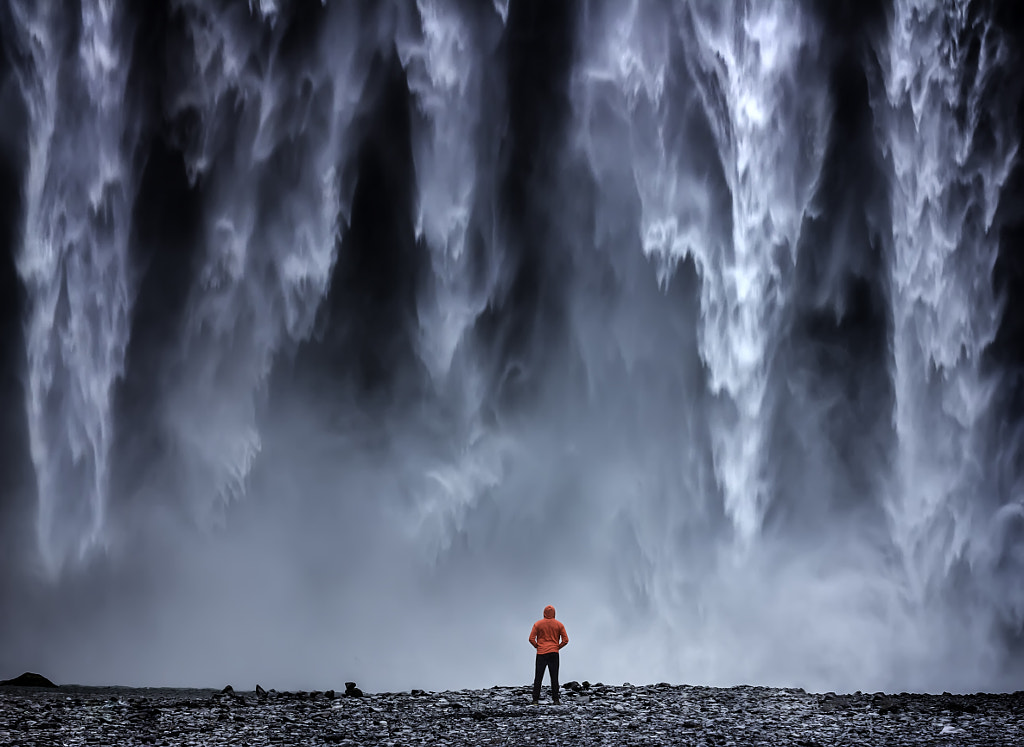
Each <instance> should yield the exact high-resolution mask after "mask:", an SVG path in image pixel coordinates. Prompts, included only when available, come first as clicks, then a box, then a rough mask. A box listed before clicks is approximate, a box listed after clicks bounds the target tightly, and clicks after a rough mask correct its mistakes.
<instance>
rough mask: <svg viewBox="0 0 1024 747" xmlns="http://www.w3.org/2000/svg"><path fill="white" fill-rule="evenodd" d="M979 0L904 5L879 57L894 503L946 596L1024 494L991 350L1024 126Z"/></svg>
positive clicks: (902, 530)
mask: <svg viewBox="0 0 1024 747" xmlns="http://www.w3.org/2000/svg"><path fill="white" fill-rule="evenodd" d="M971 6H972V3H969V2H957V3H949V4H946V5H945V6H941V7H940V6H937V5H935V4H933V3H920V2H898V3H896V8H895V15H894V18H893V22H892V33H891V36H890V39H889V41H888V44H887V45H886V46H884V47H883V48H882V50H880V55H879V56H880V59H881V61H882V64H883V75H884V100H883V99H882V95H881V94H882V92H881V91H879V92H878V99H879V101H878V102H877V104H876V109H877V112H878V116H879V121H880V123H881V124H882V126H881V127H880V128H879V133H880V136H881V143H880V147H881V148H882V149H883V151H884V152H885V153H886V154H887V157H888V159H889V161H890V163H891V167H892V180H893V181H892V187H891V195H892V220H893V225H892V244H891V247H890V249H889V251H890V260H889V261H890V266H891V273H892V275H891V289H890V294H891V303H892V314H893V340H892V346H893V363H892V376H893V381H894V387H895V393H896V411H895V413H894V415H893V423H894V427H895V430H896V437H897V444H898V449H899V453H898V457H897V460H896V470H895V474H894V475H893V481H894V484H893V495H892V497H891V498H890V501H891V502H890V506H889V507H890V511H891V514H892V528H893V536H894V540H895V542H896V544H897V546H898V547H899V549H900V551H901V552H902V553H903V555H904V557H905V562H906V566H907V571H908V573H909V574H910V577H911V583H912V589H913V593H915V594H918V595H922V596H927V595H930V594H934V593H935V592H936V591H938V590H939V589H937V588H935V587H936V585H939V586H940V587H941V584H942V583H943V581H944V579H945V578H946V577H947V576H948V574H949V571H950V569H951V567H952V566H953V565H954V564H955V563H956V562H958V561H959V560H960V559H961V558H964V557H966V558H971V557H976V556H977V555H978V554H979V548H977V547H973V546H972V545H974V544H975V543H977V542H979V540H980V541H981V542H983V543H985V544H987V542H988V540H989V538H988V537H986V536H985V532H986V530H985V525H986V524H987V523H988V522H989V520H990V517H991V512H992V511H993V508H994V506H993V504H995V506H996V507H998V505H999V504H1000V503H1001V502H1003V501H1005V500H1006V499H1008V498H1009V499H1012V498H1013V497H1014V496H1012V495H1011V496H1006V495H1000V494H999V490H1000V488H999V486H998V483H997V480H996V479H995V474H994V471H993V470H992V468H991V465H988V464H986V461H987V459H986V456H985V450H986V449H988V448H991V444H990V443H989V442H988V438H989V434H990V433H991V428H992V424H991V418H992V412H991V408H992V406H993V402H994V397H995V395H996V387H997V386H998V379H997V377H996V375H994V374H992V373H986V372H985V371H984V370H983V368H982V356H983V354H984V352H985V349H986V348H987V347H988V346H989V344H991V342H992V341H993V340H994V338H995V336H996V332H997V330H998V326H999V321H1000V307H999V303H998V301H997V299H996V297H995V293H994V291H993V287H992V284H991V277H992V272H993V268H994V266H995V262H996V257H997V254H998V249H999V246H998V235H997V232H996V230H995V229H994V228H993V221H994V218H995V213H996V209H997V207H998V205H999V200H1000V195H1001V191H1002V188H1003V185H1004V184H1005V182H1006V180H1007V177H1008V175H1009V173H1010V170H1011V169H1012V167H1013V165H1014V162H1015V160H1016V156H1017V148H1018V138H1019V134H1018V133H1017V132H1016V130H1015V128H1014V127H1013V125H1012V124H1011V123H1010V122H1008V121H1007V119H1006V118H1005V113H1001V112H999V111H998V107H999V104H998V103H996V102H993V101H992V100H991V98H990V97H991V96H992V94H993V91H992V82H991V76H992V73H993V71H995V70H998V69H999V68H1000V67H1001V66H1003V65H1005V64H1006V63H1007V59H1008V53H1007V50H1006V49H1005V47H1004V42H1003V41H1002V40H1001V39H1000V38H999V33H998V31H997V30H996V29H994V28H993V27H992V22H991V20H990V19H988V18H986V17H985V16H984V15H978V12H977V8H974V10H973V12H972V7H971ZM937 37H938V43H937V41H936V38H937ZM996 95H998V94H996ZM999 114H1003V117H1000V116H999ZM981 552H982V553H984V550H981Z"/></svg>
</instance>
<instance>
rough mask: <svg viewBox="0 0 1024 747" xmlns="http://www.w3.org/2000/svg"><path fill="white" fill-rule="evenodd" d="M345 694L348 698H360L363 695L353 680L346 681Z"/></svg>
mask: <svg viewBox="0 0 1024 747" xmlns="http://www.w3.org/2000/svg"><path fill="white" fill-rule="evenodd" d="M345 695H347V696H348V697H350V698H361V697H363V691H362V690H360V689H359V688H358V687H356V683H355V682H346V683H345Z"/></svg>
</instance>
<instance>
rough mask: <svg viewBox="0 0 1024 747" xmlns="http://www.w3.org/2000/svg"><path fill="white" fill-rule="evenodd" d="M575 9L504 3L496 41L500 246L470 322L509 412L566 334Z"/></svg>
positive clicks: (500, 402)
mask: <svg viewBox="0 0 1024 747" xmlns="http://www.w3.org/2000/svg"><path fill="white" fill-rule="evenodd" d="M577 5H578V4H577V3H576V2H561V3H549V2H546V1H545V0H522V1H521V2H514V3H511V4H510V7H509V16H508V23H507V26H506V32H505V38H504V42H503V47H504V48H503V52H504V58H505V66H506V81H505V83H506V87H507V96H508V103H507V106H508V112H507V129H506V132H505V137H504V139H503V142H502V144H501V148H500V154H499V171H500V173H501V177H500V186H499V188H498V201H499V205H500V206H501V207H500V213H499V216H498V219H497V223H498V225H499V226H500V227H501V230H502V233H503V234H504V235H505V236H506V237H507V245H506V247H505V249H506V256H505V261H506V265H505V268H504V270H503V284H502V285H501V286H500V287H499V288H498V290H497V292H496V293H495V296H494V298H493V299H492V303H491V304H490V305H489V306H488V307H487V309H486V310H485V311H484V312H483V313H482V314H481V315H480V317H479V318H478V319H477V322H476V325H475V328H474V336H475V338H476V341H477V342H478V343H479V344H480V345H481V346H482V347H483V348H484V349H485V350H487V351H488V354H487V356H486V358H487V360H488V361H490V363H491V365H492V367H493V368H492V370H491V372H490V376H491V384H490V386H491V390H492V397H493V404H494V406H495V407H497V408H498V409H505V408H515V407H516V406H518V405H522V404H525V403H526V402H527V401H529V400H530V399H531V398H532V397H534V396H536V395H537V394H538V392H539V389H540V387H541V386H542V383H543V372H544V371H546V370H548V366H547V363H548V362H549V361H550V354H551V353H552V352H553V351H554V349H555V348H556V347H558V346H559V344H560V342H562V343H564V341H565V335H566V331H565V330H564V329H563V327H564V324H565V310H564V308H563V307H562V304H563V303H564V301H563V295H564V291H565V289H566V287H567V285H568V277H567V273H568V271H569V269H570V266H571V265H570V258H569V255H568V252H567V250H566V247H565V246H563V245H560V242H559V241H558V236H559V234H560V233H561V227H560V226H559V221H560V220H562V219H563V218H564V216H562V215H561V214H560V212H559V211H560V209H561V206H562V202H561V200H560V199H559V195H558V192H557V190H558V188H559V187H560V186H561V187H564V186H566V185H565V184H564V182H563V179H562V176H561V174H560V173H559V172H560V169H561V167H563V166H565V164H564V163H563V162H562V159H560V158H559V157H558V154H559V153H560V150H561V145H562V143H563V140H564V135H565V132H564V130H565V126H566V124H567V122H568V120H569V117H570V116H571V109H572V107H571V102H570V99H569V91H568V84H569V75H570V74H571V69H572V62H573V59H574V57H575V43H574V35H575V24H576V19H577V13H578V7H577Z"/></svg>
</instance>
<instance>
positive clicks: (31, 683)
mask: <svg viewBox="0 0 1024 747" xmlns="http://www.w3.org/2000/svg"><path fill="white" fill-rule="evenodd" d="M0 686H5V687H57V686H56V685H55V684H53V683H52V682H50V681H49V680H48V679H46V678H45V677H44V676H43V675H41V674H36V673H35V672H25V673H24V674H22V675H19V676H17V677H15V678H14V679H13V680H3V681H2V682H0Z"/></svg>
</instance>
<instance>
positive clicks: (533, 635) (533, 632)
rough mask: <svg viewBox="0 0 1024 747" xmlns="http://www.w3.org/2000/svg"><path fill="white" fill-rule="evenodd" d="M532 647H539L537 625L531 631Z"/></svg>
mask: <svg viewBox="0 0 1024 747" xmlns="http://www.w3.org/2000/svg"><path fill="white" fill-rule="evenodd" d="M530 645H531V646H533V647H534V648H537V646H538V644H537V623H534V624H533V627H532V628H531V629H530Z"/></svg>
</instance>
